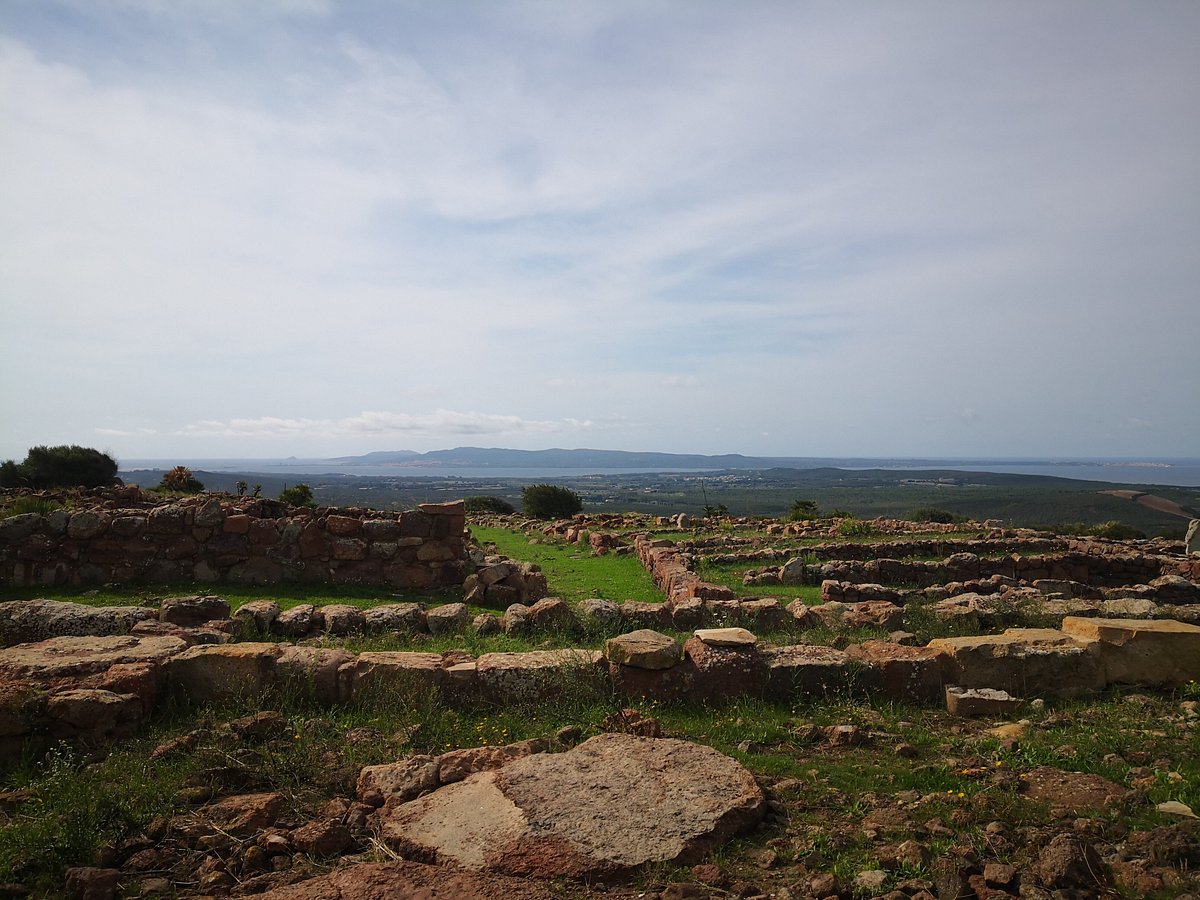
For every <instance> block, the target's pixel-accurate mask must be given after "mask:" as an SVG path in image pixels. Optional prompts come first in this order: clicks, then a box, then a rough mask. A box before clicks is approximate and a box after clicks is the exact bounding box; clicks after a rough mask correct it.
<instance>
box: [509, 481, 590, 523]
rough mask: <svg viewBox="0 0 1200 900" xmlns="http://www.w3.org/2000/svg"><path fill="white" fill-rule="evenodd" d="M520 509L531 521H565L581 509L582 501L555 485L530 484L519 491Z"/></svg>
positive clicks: (576, 495) (565, 489) (575, 494)
mask: <svg viewBox="0 0 1200 900" xmlns="http://www.w3.org/2000/svg"><path fill="white" fill-rule="evenodd" d="M521 507H522V509H523V510H524V512H525V515H527V516H529V517H530V518H533V519H565V518H567V517H568V516H573V515H575V513H577V512H580V511H581V510H582V509H583V499H582V498H581V497H580V496H579V495H578V494H577V493H575V492H574V491H573V490H571V489H570V488H565V487H562V486H560V485H557V484H531V485H528V486H526V488H525V489H524V490H523V491H521Z"/></svg>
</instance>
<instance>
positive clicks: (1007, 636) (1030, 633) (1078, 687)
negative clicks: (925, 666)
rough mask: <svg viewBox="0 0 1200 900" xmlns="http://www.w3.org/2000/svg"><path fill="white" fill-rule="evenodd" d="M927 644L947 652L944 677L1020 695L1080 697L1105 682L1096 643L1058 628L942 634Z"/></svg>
mask: <svg viewBox="0 0 1200 900" xmlns="http://www.w3.org/2000/svg"><path fill="white" fill-rule="evenodd" d="M928 648H929V649H930V650H935V651H940V652H942V653H944V654H945V662H944V664H943V666H944V668H943V677H944V681H945V682H947V683H949V684H956V685H961V686H962V687H968V688H996V689H998V690H1002V691H1008V692H1009V693H1012V694H1016V695H1017V696H1021V697H1029V696H1039V695H1046V696H1055V697H1075V696H1079V695H1081V694H1088V693H1091V692H1093V691H1098V690H1100V689H1101V688H1103V687H1104V684H1105V679H1104V665H1103V663H1102V662H1101V661H1100V654H1099V651H1098V647H1097V642H1096V641H1086V640H1077V639H1076V638H1074V637H1072V636H1071V635H1069V634H1066V633H1065V632H1062V631H1058V630H1056V629H1054V628H1009V629H1008V630H1007V631H1005V632H1004V633H1003V634H984V635H976V636H972V637H955V638H937V639H936V640H932V641H930V642H929V644H928Z"/></svg>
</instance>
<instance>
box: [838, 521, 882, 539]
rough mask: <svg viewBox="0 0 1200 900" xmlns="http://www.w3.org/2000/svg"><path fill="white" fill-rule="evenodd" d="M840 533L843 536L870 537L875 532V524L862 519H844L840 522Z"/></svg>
mask: <svg viewBox="0 0 1200 900" xmlns="http://www.w3.org/2000/svg"><path fill="white" fill-rule="evenodd" d="M837 530H838V534H840V535H842V536H843V537H869V536H870V535H872V534H874V533H875V526H874V525H872V524H871V523H870V522H864V521H863V520H862V519H855V518H849V519H842V521H840V522H838V526H837Z"/></svg>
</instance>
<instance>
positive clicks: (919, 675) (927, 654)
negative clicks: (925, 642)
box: [846, 641, 942, 702]
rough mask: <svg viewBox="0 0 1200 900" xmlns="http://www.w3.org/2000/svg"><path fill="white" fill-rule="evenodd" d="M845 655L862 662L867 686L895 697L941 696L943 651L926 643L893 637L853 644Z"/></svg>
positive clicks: (923, 699) (926, 699) (917, 699)
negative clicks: (917, 644)
mask: <svg viewBox="0 0 1200 900" xmlns="http://www.w3.org/2000/svg"><path fill="white" fill-rule="evenodd" d="M846 655H847V656H848V657H850V659H852V660H855V661H856V662H858V663H860V664H861V665H862V666H863V672H862V673H861V678H862V680H863V682H864V683H865V684H866V686H868V687H870V688H873V689H875V690H878V691H880V692H882V693H883V694H885V695H886V696H888V697H890V698H891V699H893V700H905V701H913V702H930V701H935V700H939V699H941V696H942V655H941V654H940V653H939V652H938V651H937V650H931V649H929V648H927V647H905V646H902V645H900V644H895V643H892V642H890V641H864V642H863V643H861V644H851V645H850V646H849V647H847V648H846Z"/></svg>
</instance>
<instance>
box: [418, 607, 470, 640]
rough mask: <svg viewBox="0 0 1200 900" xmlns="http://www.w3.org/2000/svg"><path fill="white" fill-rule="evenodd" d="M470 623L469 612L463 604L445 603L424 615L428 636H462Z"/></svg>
mask: <svg viewBox="0 0 1200 900" xmlns="http://www.w3.org/2000/svg"><path fill="white" fill-rule="evenodd" d="M470 622H471V612H470V610H469V609H467V604H465V603H446V604H444V605H442V606H435V607H434V608H433V609H431V610H429V611H428V612H426V613H425V624H426V626H428V628H429V633H430V634H462V633H463V632H464V631H466V630H467V625H469V624H470Z"/></svg>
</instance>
